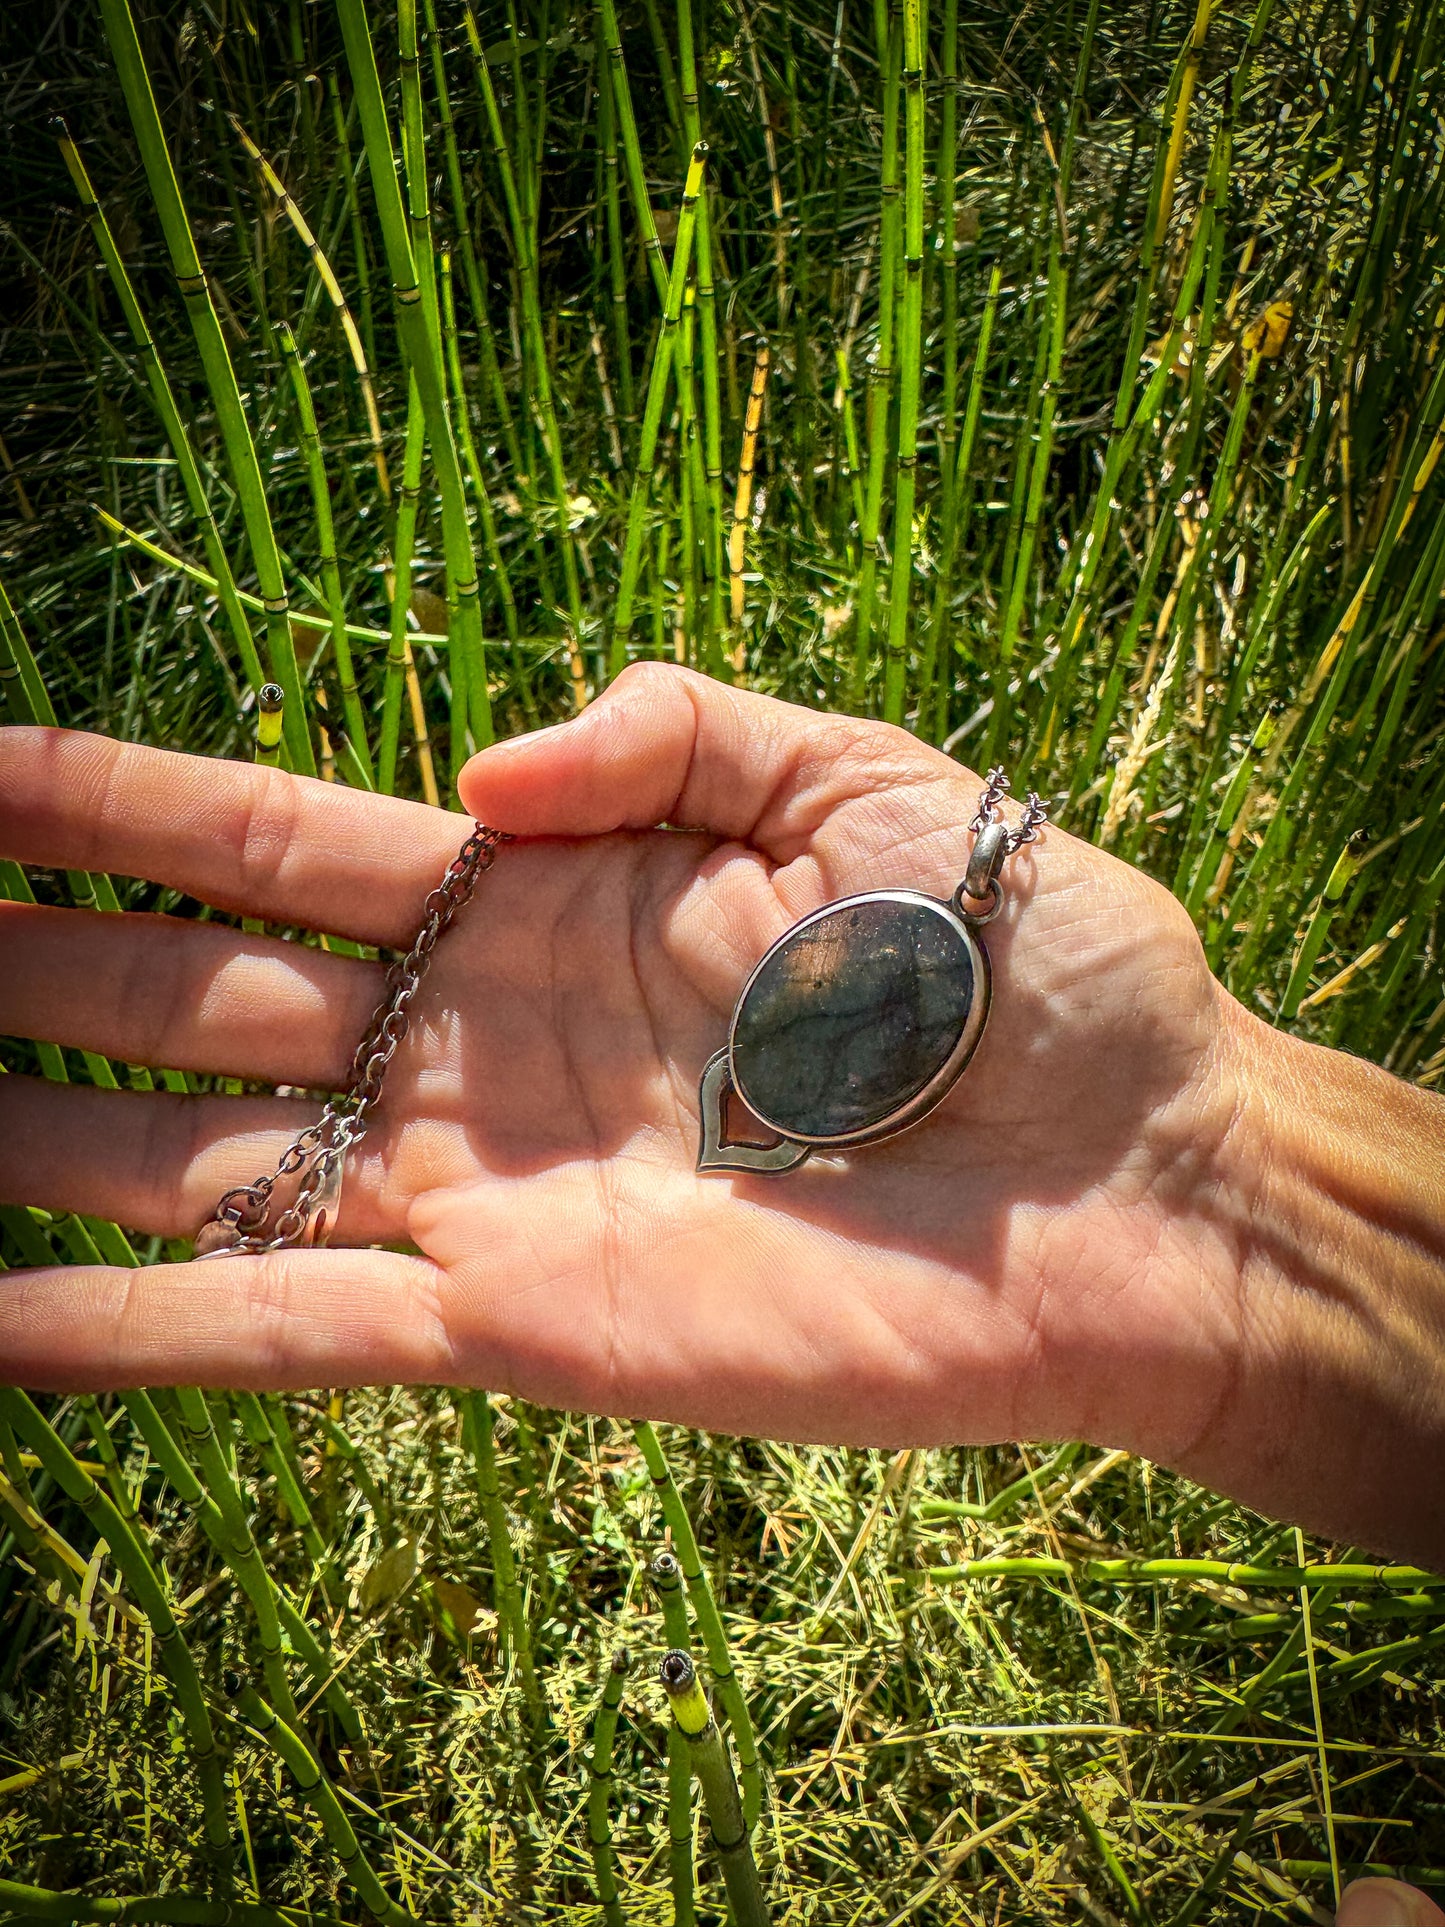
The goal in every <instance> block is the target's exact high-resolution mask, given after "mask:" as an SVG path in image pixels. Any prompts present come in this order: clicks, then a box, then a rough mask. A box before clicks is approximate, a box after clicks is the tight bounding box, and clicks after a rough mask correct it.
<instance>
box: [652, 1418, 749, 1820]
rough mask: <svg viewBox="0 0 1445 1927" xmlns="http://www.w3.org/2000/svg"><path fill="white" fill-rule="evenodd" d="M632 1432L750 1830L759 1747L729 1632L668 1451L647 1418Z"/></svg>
mask: <svg viewBox="0 0 1445 1927" xmlns="http://www.w3.org/2000/svg"><path fill="white" fill-rule="evenodd" d="M632 1430H633V1436H634V1437H635V1438H636V1440H637V1443H638V1445H639V1446H640V1447H641V1450H642V1456H643V1458H644V1459H645V1460H646V1462H647V1470H648V1473H649V1474H650V1476H651V1478H652V1483H653V1487H654V1489H655V1490H656V1492H657V1497H658V1502H659V1504H660V1505H661V1507H662V1516H663V1518H664V1519H665V1520H666V1522H667V1529H668V1531H669V1532H670V1533H671V1534H672V1541H673V1544H674V1545H675V1546H676V1547H677V1557H678V1563H679V1564H680V1565H681V1567H682V1576H683V1579H684V1580H685V1581H686V1583H687V1596H688V1598H689V1599H690V1600H691V1601H692V1609H693V1612H694V1613H695V1614H696V1615H697V1624H698V1631H699V1632H700V1633H701V1634H702V1643H703V1646H704V1647H705V1648H706V1650H707V1663H708V1666H709V1668H710V1669H711V1672H712V1676H713V1682H714V1684H715V1685H716V1687H717V1691H718V1698H719V1699H720V1700H721V1701H722V1704H723V1711H724V1712H725V1713H726V1714H727V1718H728V1724H729V1726H731V1728H732V1730H733V1738H734V1740H735V1741H736V1743H737V1749H738V1765H739V1768H740V1770H741V1774H742V1782H743V1811H744V1813H745V1814H746V1816H747V1823H748V1827H749V1830H751V1829H752V1828H753V1827H755V1826H756V1825H757V1823H758V1814H759V1813H760V1812H761V1811H762V1804H763V1779H762V1772H761V1769H760V1768H759V1766H758V1746H757V1741H756V1739H755V1738H754V1737H753V1723H752V1720H751V1719H750V1718H749V1715H748V1703H747V1700H746V1699H745V1698H744V1697H743V1690H742V1688H741V1686H739V1684H738V1676H737V1674H736V1673H735V1672H734V1670H733V1661H732V1654H731V1653H730V1652H729V1650H728V1637H727V1633H726V1632H725V1631H724V1630H723V1623H722V1614H721V1613H720V1612H719V1611H718V1609H717V1600H716V1599H715V1598H714V1597H713V1590H712V1586H711V1584H710V1583H709V1581H708V1576H707V1574H706V1572H704V1570H703V1564H702V1558H701V1555H700V1554H699V1552H698V1549H697V1535H696V1533H695V1532H694V1531H693V1529H692V1520H691V1519H689V1518H688V1516H687V1507H686V1506H685V1505H684V1504H683V1502H682V1494H681V1493H680V1492H679V1491H678V1489H677V1481H676V1480H675V1479H674V1478H673V1476H672V1472H671V1469H670V1468H669V1466H668V1463H667V1458H666V1455H665V1454H664V1452H663V1449H662V1446H661V1444H660V1443H659V1441H658V1437H657V1433H656V1432H655V1431H654V1430H653V1428H652V1426H651V1425H650V1424H649V1423H648V1422H647V1421H646V1420H645V1419H642V1420H639V1421H638V1422H637V1424H636V1425H634V1426H633V1428H632Z"/></svg>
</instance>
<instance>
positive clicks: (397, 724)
mask: <svg viewBox="0 0 1445 1927" xmlns="http://www.w3.org/2000/svg"><path fill="white" fill-rule="evenodd" d="M425 443H426V413H425V411H424V409H423V408H422V403H421V390H420V389H419V388H418V387H417V385H416V376H415V375H413V376H412V377H411V379H410V381H409V382H408V383H407V404H406V449H405V453H404V454H403V456H402V464H401V493H400V495H399V497H398V498H397V504H396V523H395V526H394V528H393V530H392V537H391V558H392V572H393V573H392V585H391V637H390V640H389V642H388V645H387V651H386V681H385V683H384V685H383V687H382V697H381V743H380V746H379V748H378V750H377V765H378V776H377V787H378V788H379V789H380V790H381V791H382V792H383V794H385V795H387V796H392V795H394V794H395V791H396V759H397V755H398V752H399V748H400V744H401V698H402V691H403V688H404V687H405V683H406V669H407V655H408V651H407V640H406V618H407V612H408V610H409V609H410V607H411V554H412V545H413V543H414V542H415V540H416V516H417V505H418V502H419V500H420V497H421V463H422V454H423V450H424V447H425ZM429 762H430V755H429V754H428V763H429ZM433 782H435V778H433ZM436 800H437V799H436V798H435V797H431V796H429V797H428V798H427V801H428V802H429V803H430V802H434V801H436Z"/></svg>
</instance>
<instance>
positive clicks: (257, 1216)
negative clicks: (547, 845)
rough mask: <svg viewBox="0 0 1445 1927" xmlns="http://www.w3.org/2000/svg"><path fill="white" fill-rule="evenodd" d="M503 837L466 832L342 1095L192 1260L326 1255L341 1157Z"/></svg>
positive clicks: (488, 831) (222, 1219)
mask: <svg viewBox="0 0 1445 1927" xmlns="http://www.w3.org/2000/svg"><path fill="white" fill-rule="evenodd" d="M511 840H512V839H511V837H510V836H508V835H507V833H506V831H505V830H494V829H492V828H490V827H489V826H488V825H487V824H485V823H474V824H473V825H472V830H471V834H470V836H468V838H467V840H466V842H465V843H464V844H463V845H462V847H461V849H460V850H458V852H457V854H456V855H455V856H454V857H453V858H452V860H451V862H450V864H449V865H448V866H447V873H446V875H445V876H444V877H443V878H442V880H441V882H440V883H439V884H438V885H437V887H436V889H435V890H433V891H432V893H431V895H430V896H429V897H428V898H427V900H426V902H425V903H424V904H423V905H422V920H421V928H420V929H419V930H418V931H417V934H416V937H415V939H414V941H413V943H412V946H411V949H410V950H408V951H407V953H406V955H405V956H404V957H400V958H398V959H397V961H396V962H395V963H394V964H393V965H392V966H391V968H390V969H389V970H388V971H387V973H386V995H385V996H384V997H383V998H382V1000H381V1002H380V1003H379V1004H378V1005H377V1007H376V1009H375V1011H374V1012H373V1013H372V1019H371V1022H370V1023H369V1024H368V1025H367V1027H366V1034H365V1036H364V1037H363V1038H362V1040H361V1042H360V1043H359V1044H358V1045H357V1047H356V1054H355V1056H354V1057H353V1058H352V1060H351V1077H350V1079H349V1081H348V1083H347V1087H346V1090H345V1092H344V1093H343V1095H342V1096H340V1097H334V1098H332V1099H331V1100H330V1102H329V1103H328V1104H327V1105H326V1108H325V1109H324V1110H323V1111H322V1113H321V1115H320V1117H319V1118H318V1119H317V1120H316V1122H315V1123H314V1124H310V1125H308V1126H307V1127H306V1129H305V1130H304V1131H302V1132H301V1134H300V1135H299V1136H298V1137H296V1138H293V1139H292V1141H291V1143H290V1144H289V1145H288V1146H287V1147H286V1149H285V1150H284V1151H283V1152H282V1154H281V1157H280V1160H279V1162H278V1163H277V1165H276V1169H275V1170H274V1171H271V1172H268V1173H267V1174H266V1175H265V1176H263V1177H259V1178H257V1179H256V1180H255V1182H254V1183H253V1184H239V1185H236V1186H235V1187H234V1188H233V1189H232V1190H230V1191H227V1192H224V1193H223V1194H222V1196H221V1197H220V1198H219V1199H218V1200H217V1203H216V1208H215V1210H214V1211H213V1212H212V1213H211V1215H210V1217H209V1218H208V1219H207V1221H206V1223H205V1224H204V1225H202V1227H201V1229H200V1231H199V1232H198V1233H197V1236H196V1256H197V1257H198V1258H222V1257H231V1256H233V1255H234V1254H235V1253H237V1252H242V1251H282V1250H285V1249H286V1248H287V1247H288V1246H291V1245H324V1244H325V1243H326V1241H327V1239H328V1238H329V1237H330V1235H331V1233H332V1230H333V1229H334V1228H335V1224H336V1214H337V1211H338V1210H339V1208H340V1205H341V1180H342V1177H343V1175H344V1173H345V1168H346V1153H347V1152H348V1151H349V1150H350V1149H351V1147H352V1145H353V1144H356V1143H359V1142H360V1140H361V1139H362V1138H363V1137H364V1136H365V1135H366V1130H367V1126H368V1124H369V1123H370V1115H371V1112H372V1111H373V1110H374V1109H375V1107H376V1105H377V1103H378V1102H379V1100H380V1098H381V1086H382V1080H383V1079H384V1078H385V1076H386V1072H387V1066H388V1065H389V1064H390V1063H391V1060H392V1058H393V1057H395V1055H396V1053H397V1050H398V1048H399V1046H400V1044H401V1040H402V1038H403V1037H405V1036H406V1033H407V1031H408V1029H409V1028H410V1026H411V1003H412V999H413V998H414V997H415V996H416V993H417V991H418V989H419V988H420V987H421V980H422V978H423V977H425V975H426V973H427V971H428V970H429V969H430V968H431V960H432V952H433V951H434V950H435V949H436V947H437V944H438V942H439V941H440V939H441V935H442V932H443V931H444V930H445V929H446V928H447V926H448V924H450V922H451V920H452V918H453V917H454V916H455V915H456V914H457V912H458V910H460V909H461V908H462V906H463V905H464V904H466V903H468V902H469V901H470V900H471V895H472V892H473V891H474V890H475V889H476V887H477V882H478V880H479V878H480V877H481V876H482V874H483V872H484V871H487V870H490V869H491V867H492V864H493V862H494V861H495V860H496V855H497V851H498V849H499V848H500V847H501V845H502V844H503V843H510V842H511ZM298 1175H299V1176H300V1180H301V1181H300V1184H299V1185H298V1187H297V1191H296V1196H295V1197H294V1198H293V1199H292V1201H291V1203H290V1204H289V1205H288V1206H287V1207H286V1209H285V1210H284V1211H282V1212H281V1214H280V1215H279V1217H278V1218H277V1219H276V1221H275V1223H274V1224H272V1223H271V1222H270V1217H271V1207H272V1194H273V1192H274V1191H275V1189H276V1186H277V1185H278V1184H279V1183H280V1182H281V1181H282V1180H283V1179H285V1178H294V1177H297V1176H298Z"/></svg>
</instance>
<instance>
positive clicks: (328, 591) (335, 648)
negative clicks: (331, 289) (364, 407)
mask: <svg viewBox="0 0 1445 1927" xmlns="http://www.w3.org/2000/svg"><path fill="white" fill-rule="evenodd" d="M276 340H277V342H278V343H279V344H280V348H281V354H282V357H283V358H284V360H285V363H286V372H287V374H288V375H289V376H290V378H291V390H292V393H293V394H294V395H295V397H296V418H297V425H298V427H299V429H300V441H301V453H302V455H303V457H304V459H305V463H306V480H307V483H308V485H309V487H310V490H311V508H312V513H313V514H314V516H315V518H316V546H317V549H318V551H319V562H320V569H321V587H322V591H323V593H324V595H325V598H326V609H327V614H328V615H329V616H330V618H331V648H332V653H333V654H334V655H335V657H336V676H337V681H338V682H339V683H340V685H341V711H342V714H343V715H344V716H345V718H346V728H347V732H348V734H349V736H350V738H351V744H352V748H353V749H354V750H355V751H356V754H357V756H358V757H359V759H360V761H361V766H362V768H363V769H364V770H365V772H366V785H365V787H366V788H367V789H370V788H371V787H372V786H373V777H372V768H371V752H370V751H369V750H368V748H367V745H366V716H365V712H364V711H363V709H362V707H361V696H360V694H359V692H358V690H357V687H356V669H355V666H354V665H353V663H352V660H351V641H350V638H349V637H348V636H347V633H346V597H345V595H344V593H343V591H342V587H341V569H340V567H339V565H338V563H337V559H336V529H335V525H334V523H333V521H332V518H331V487H330V484H329V483H328V481H327V479H326V458H325V456H324V454H323V452H322V448H321V431H320V429H319V428H318V427H317V425H316V409H315V407H314V406H313V404H312V400H311V384H310V382H308V381H307V379H306V370H305V368H304V367H303V366H302V362H301V354H300V351H299V349H298V348H297V346H296V337H295V335H294V334H293V333H292V331H291V326H290V324H289V322H285V321H278V322H277V323H276Z"/></svg>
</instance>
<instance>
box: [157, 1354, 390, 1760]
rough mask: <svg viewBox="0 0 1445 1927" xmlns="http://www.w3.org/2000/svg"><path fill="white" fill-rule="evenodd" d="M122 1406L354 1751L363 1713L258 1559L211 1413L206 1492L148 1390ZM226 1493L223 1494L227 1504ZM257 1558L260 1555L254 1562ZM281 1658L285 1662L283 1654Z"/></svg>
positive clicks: (195, 1397)
mask: <svg viewBox="0 0 1445 1927" xmlns="http://www.w3.org/2000/svg"><path fill="white" fill-rule="evenodd" d="M172 1397H173V1399H174V1400H175V1402H176V1405H177V1411H178V1414H179V1412H180V1409H181V1408H180V1400H181V1397H182V1395H181V1393H180V1392H177V1393H174V1394H173V1395H172ZM186 1397H187V1398H188V1399H191V1400H197V1401H199V1403H200V1404H201V1405H202V1406H203V1407H204V1405H205V1400H204V1398H203V1397H202V1395H201V1394H199V1393H196V1392H190V1393H187V1394H186ZM121 1402H122V1404H123V1405H124V1406H125V1410H126V1416H127V1417H128V1418H129V1420H130V1422H131V1424H132V1425H133V1426H134V1427H135V1429H136V1431H137V1432H138V1433H139V1434H140V1436H141V1437H142V1438H143V1439H144V1440H145V1443H146V1446H147V1447H148V1449H149V1451H150V1454H151V1457H152V1458H153V1459H154V1460H155V1462H156V1464H157V1465H158V1466H159V1468H160V1470H161V1472H162V1473H163V1474H164V1475H165V1477H166V1479H167V1480H168V1482H169V1483H170V1485H171V1487H172V1489H173V1490H174V1492H175V1494H176V1497H177V1498H178V1499H179V1500H180V1502H181V1504H182V1505H184V1506H186V1507H187V1508H188V1509H189V1510H190V1511H191V1512H192V1513H193V1514H194V1515H195V1518H196V1520H197V1522H198V1524H199V1525H200V1527H201V1529H202V1531H203V1532H204V1533H205V1534H206V1537H207V1538H208V1539H209V1540H210V1541H211V1543H212V1545H214V1546H215V1548H216V1550H217V1552H218V1553H220V1555H221V1557H222V1558H223V1559H224V1560H225V1562H226V1564H227V1565H228V1566H229V1567H230V1569H231V1571H232V1573H233V1574H234V1575H235V1577H236V1580H237V1582H238V1583H239V1585H240V1586H241V1589H242V1591H243V1592H245V1594H246V1596H247V1598H248V1599H249V1600H250V1601H251V1605H252V1609H253V1610H254V1612H255V1614H256V1618H257V1622H258V1626H259V1625H260V1623H261V1621H262V1618H263V1615H269V1616H272V1617H274V1618H275V1620H276V1621H277V1622H278V1623H279V1626H280V1629H281V1630H282V1631H283V1632H284V1633H285V1635H286V1637H287V1639H289V1640H290V1642H291V1646H292V1650H293V1651H294V1652H295V1654H296V1656H297V1657H298V1659H300V1661H301V1663H302V1665H303V1666H305V1668H306V1670H307V1672H308V1673H310V1675H311V1678H312V1680H313V1682H314V1684H315V1688H316V1690H317V1691H318V1692H319V1693H320V1694H321V1695H322V1696H323V1697H324V1699H325V1701H326V1704H327V1705H328V1706H329V1707H330V1708H331V1710H332V1712H333V1713H334V1714H335V1715H336V1718H337V1721H338V1723H339V1725H340V1726H341V1729H342V1731H343V1732H344V1733H345V1734H346V1737H347V1739H348V1740H349V1741H350V1742H351V1743H352V1745H353V1746H355V1745H359V1744H361V1742H362V1738H363V1730H362V1725H361V1716H360V1714H359V1713H358V1712H357V1710H356V1708H355V1706H354V1705H353V1704H352V1702H351V1700H350V1698H349V1697H348V1695H347V1693H346V1690H345V1688H344V1687H343V1686H342V1684H341V1682H340V1680H339V1679H338V1678H337V1676H336V1668H335V1666H334V1664H333V1661H332V1657H331V1655H330V1653H329V1652H328V1651H327V1650H326V1648H325V1647H323V1645H322V1644H321V1641H320V1640H319V1639H318V1638H317V1636H316V1634H315V1633H314V1632H313V1631H312V1629H311V1627H310V1625H309V1624H308V1623H307V1622H306V1620H305V1619H303V1618H302V1616H301V1614H300V1613H299V1612H298V1611H297V1609H296V1607H295V1606H294V1605H293V1604H292V1602H291V1601H290V1599H288V1598H287V1596H286V1594H285V1593H284V1592H283V1591H282V1590H281V1588H280V1586H279V1585H277V1583H276V1581H275V1580H274V1579H273V1578H272V1577H271V1575H270V1573H269V1572H268V1571H267V1569H266V1566H265V1564H264V1561H262V1560H261V1558H260V1553H259V1549H258V1548H257V1547H256V1544H255V1540H254V1538H253V1537H252V1535H251V1530H250V1526H249V1525H248V1524H247V1522H246V1518H245V1513H244V1506H243V1501H242V1497H241V1491H240V1487H239V1485H238V1484H237V1482H236V1479H235V1474H234V1471H233V1469H232V1466H231V1463H230V1461H229V1459H228V1457H227V1455H226V1453H225V1451H224V1449H223V1448H222V1446H221V1444H220V1440H219V1437H218V1436H217V1434H216V1432H215V1428H214V1426H213V1425H211V1423H210V1413H209V1409H208V1408H207V1409H206V1415H205V1424H206V1425H207V1426H209V1429H210V1432H211V1437H212V1438H213V1439H214V1441H215V1457H214V1459H213V1460H211V1462H210V1467H209V1469H208V1471H207V1478H208V1479H209V1480H210V1481H211V1489H209V1490H208V1488H207V1486H205V1485H203V1484H202V1483H201V1481H200V1479H199V1478H197V1476H196V1473H195V1471H194V1469H193V1468H192V1466H191V1465H190V1463H189V1461H188V1460H187V1459H186V1457H185V1455H184V1453H183V1452H182V1451H181V1448H180V1445H179V1444H178V1443H177V1440H176V1438H175V1435H174V1433H173V1432H172V1430H171V1428H170V1426H169V1425H168V1424H167V1422H166V1420H165V1418H164V1416H163V1415H162V1413H161V1411H160V1409H159V1407H158V1406H157V1404H156V1402H155V1400H154V1399H153V1398H152V1397H151V1395H150V1394H149V1393H148V1392H124V1393H122V1394H121ZM192 1417H194V1418H195V1420H196V1424H197V1427H198V1428H200V1426H201V1420H200V1417H199V1414H198V1413H197V1412H196V1411H195V1409H194V1407H193V1408H192ZM182 1423H183V1424H184V1423H185V1421H184V1420H182ZM222 1492H224V1494H225V1499H224V1503H223V1502H222V1497H221V1495H222ZM248 1547H249V1551H248ZM252 1554H254V1555H255V1556H254V1558H253V1557H252V1556H251V1555H252ZM263 1586H264V1588H265V1593H266V1597H265V1599H262V1598H261V1596H260V1590H261V1588H262V1587H263ZM278 1643H279V1642H278ZM261 1644H262V1652H263V1655H265V1654H267V1652H268V1647H269V1644H270V1640H269V1633H268V1632H265V1631H263V1633H262V1641H261ZM277 1659H278V1665H279V1653H278V1656H277ZM266 1678H267V1683H268V1686H272V1690H279V1691H280V1692H281V1695H282V1697H283V1699H284V1702H285V1703H286V1704H290V1703H291V1696H290V1693H289V1690H286V1689H285V1682H284V1675H283V1678H282V1686H281V1688H280V1689H277V1688H276V1687H275V1686H274V1685H273V1675H272V1672H271V1670H270V1668H269V1666H268V1668H267V1672H266Z"/></svg>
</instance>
